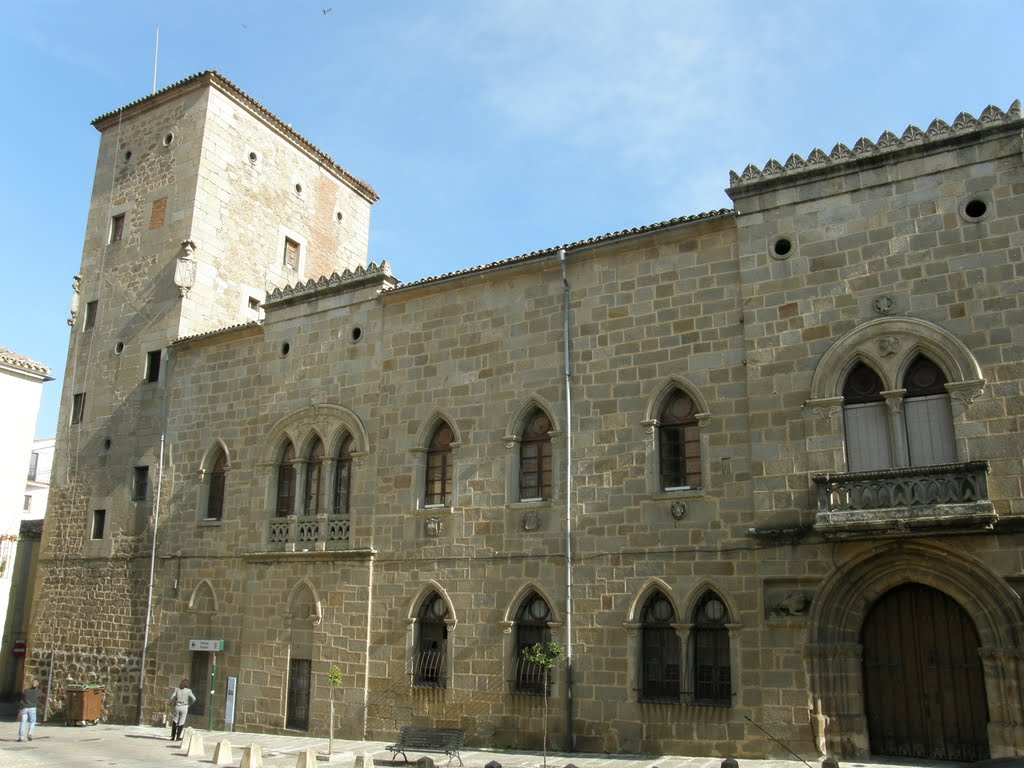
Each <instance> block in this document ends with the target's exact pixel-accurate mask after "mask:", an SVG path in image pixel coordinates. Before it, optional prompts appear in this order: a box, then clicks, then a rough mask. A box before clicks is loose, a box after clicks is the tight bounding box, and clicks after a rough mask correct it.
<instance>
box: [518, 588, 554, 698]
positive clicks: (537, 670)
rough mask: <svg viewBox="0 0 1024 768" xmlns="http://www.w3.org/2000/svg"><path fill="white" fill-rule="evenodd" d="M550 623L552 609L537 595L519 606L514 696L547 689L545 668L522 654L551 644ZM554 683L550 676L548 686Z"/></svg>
mask: <svg viewBox="0 0 1024 768" xmlns="http://www.w3.org/2000/svg"><path fill="white" fill-rule="evenodd" d="M550 621H551V608H550V607H549V606H548V603H547V601H546V600H545V599H544V598H543V597H541V596H540V595H538V594H537V593H536V592H531V593H530V594H529V595H527V597H526V598H525V599H524V600H523V602H522V603H520V604H519V610H518V611H517V612H516V624H515V638H516V640H515V660H514V662H515V664H514V669H513V677H512V691H513V693H528V694H535V695H538V696H539V695H543V694H545V693H546V691H545V690H544V668H543V667H541V666H539V665H537V664H534V663H533V662H531V661H527V659H526V658H525V657H524V655H523V650H524V649H526V648H531V647H533V646H534V645H536V644H537V643H541V644H542V645H543V644H547V643H549V642H551V629H550V628H549V626H548V623H549V622H550ZM550 682H551V675H550V673H549V674H548V683H549V684H550Z"/></svg>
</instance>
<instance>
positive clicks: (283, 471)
mask: <svg viewBox="0 0 1024 768" xmlns="http://www.w3.org/2000/svg"><path fill="white" fill-rule="evenodd" d="M276 511H277V516H278V517H286V516H287V515H291V514H294V513H295V449H294V448H293V447H292V444H291V443H290V442H289V443H287V444H286V445H285V447H284V450H283V451H282V452H281V458H280V459H279V460H278V462H277V507H276Z"/></svg>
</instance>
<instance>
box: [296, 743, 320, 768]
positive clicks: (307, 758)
mask: <svg viewBox="0 0 1024 768" xmlns="http://www.w3.org/2000/svg"><path fill="white" fill-rule="evenodd" d="M295 768H316V752H315V751H314V750H313V748H312V747H307V748H306V749H304V750H302V751H301V752H299V759H298V760H296V761H295Z"/></svg>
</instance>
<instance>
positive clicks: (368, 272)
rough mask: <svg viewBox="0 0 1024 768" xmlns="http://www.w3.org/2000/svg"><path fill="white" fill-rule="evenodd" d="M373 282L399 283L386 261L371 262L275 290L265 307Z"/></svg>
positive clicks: (269, 295) (268, 296) (389, 285)
mask: <svg viewBox="0 0 1024 768" xmlns="http://www.w3.org/2000/svg"><path fill="white" fill-rule="evenodd" d="M373 281H380V282H382V283H387V284H388V285H387V286H386V287H389V288H390V287H392V286H393V285H394V284H395V283H397V282H398V281H397V280H395V279H394V278H393V277H392V276H391V265H390V264H389V263H388V262H387V260H386V259H385V260H384V261H382V262H381V263H380V264H377V263H375V262H372V261H371V262H370V263H369V264H368V265H366V266H365V267H363V266H359V267H356V268H355V269H346V270H345V271H344V272H342V273H341V274H340V275H339V274H338V273H337V272H334V273H332V274H331V276H330V277H326V276H321V277H319V278H310V279H309V280H306V281H304V282H303V281H301V280H300V281H299V282H297V283H295V284H294V285H286V286H285V287H284V288H275V289H274V290H273V291H271V292H270V293H268V294H267V300H266V302H265V304H264V305H265V306H269V305H272V304H275V303H279V302H287V301H289V300H304V299H307V298H310V297H312V296H313V295H318V294H322V293H324V292H325V291H331V292H333V291H337V290H351V289H353V288H359V287H362V286H363V285H365V284H366V283H367V282H373Z"/></svg>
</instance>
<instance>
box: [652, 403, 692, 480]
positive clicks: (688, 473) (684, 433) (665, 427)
mask: <svg viewBox="0 0 1024 768" xmlns="http://www.w3.org/2000/svg"><path fill="white" fill-rule="evenodd" d="M658 465H659V471H660V473H661V490H663V491H670V490H678V489H682V488H699V487H700V484H701V477H700V429H699V426H698V424H697V408H696V406H695V404H694V402H693V400H692V399H691V398H690V397H689V396H688V395H686V394H685V393H684V392H682V391H681V390H676V391H675V392H674V393H673V394H672V396H671V397H670V398H669V399H668V400H667V401H666V402H665V405H664V407H663V408H662V409H661V413H660V415H659V417H658Z"/></svg>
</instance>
